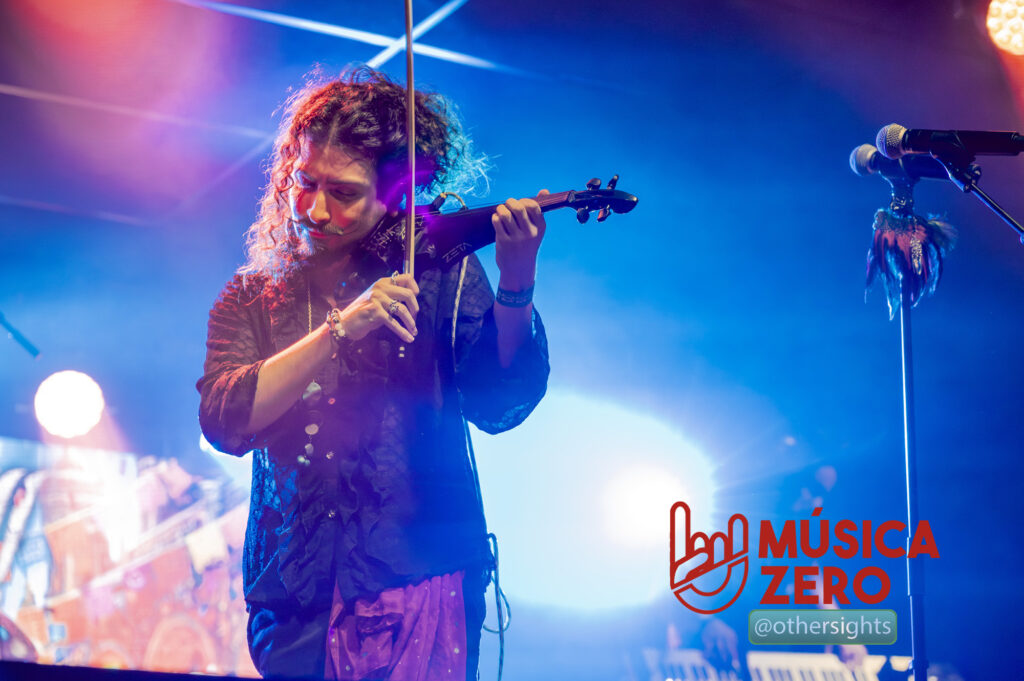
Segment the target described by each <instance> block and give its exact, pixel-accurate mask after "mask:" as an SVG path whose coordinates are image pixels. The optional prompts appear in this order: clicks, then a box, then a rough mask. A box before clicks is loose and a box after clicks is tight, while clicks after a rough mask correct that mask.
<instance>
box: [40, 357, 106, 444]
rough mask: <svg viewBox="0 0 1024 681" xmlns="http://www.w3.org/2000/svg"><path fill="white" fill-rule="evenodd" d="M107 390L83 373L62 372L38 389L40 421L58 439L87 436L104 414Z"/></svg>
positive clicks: (41, 384)
mask: <svg viewBox="0 0 1024 681" xmlns="http://www.w3.org/2000/svg"><path fill="white" fill-rule="evenodd" d="M104 406H105V405H104V402H103V391H102V390H100V387H99V385H97V384H96V381H94V380H92V379H91V378H89V377H88V376H86V375H85V374H83V373H82V372H80V371H58V372H57V373H55V374H52V375H51V376H49V377H48V378H47V379H46V380H45V381H43V382H42V383H40V384H39V389H38V390H36V398H35V410H36V420H37V421H39V425H41V426H42V427H43V428H45V429H46V430H47V432H49V433H51V434H53V435H56V436H57V437H63V438H73V437H78V436H79V435H85V434H86V433H88V432H89V431H90V430H92V429H93V428H94V427H95V426H96V424H97V423H99V422H100V416H102V415H103V408H104Z"/></svg>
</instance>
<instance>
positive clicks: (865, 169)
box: [850, 144, 949, 182]
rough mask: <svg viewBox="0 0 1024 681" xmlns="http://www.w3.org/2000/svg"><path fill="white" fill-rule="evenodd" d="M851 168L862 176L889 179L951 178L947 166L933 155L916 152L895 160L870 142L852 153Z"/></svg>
mask: <svg viewBox="0 0 1024 681" xmlns="http://www.w3.org/2000/svg"><path fill="white" fill-rule="evenodd" d="M850 169H851V170H853V172H854V174H856V175H860V176H861V177H867V176H868V175H875V174H878V175H881V176H882V177H884V178H885V179H887V180H891V179H910V180H912V181H914V182H916V181H917V180H920V179H929V180H948V179H949V174H948V173H947V172H946V168H945V167H944V166H943V165H942V164H941V163H939V162H938V161H936V160H935V159H934V158H932V157H931V156H922V155H920V154H915V155H910V156H904V157H903V158H901V159H899V160H896V161H894V160H892V159H890V158H886V157H885V156H883V155H882V153H881V152H880V151H878V149H876V148H875V147H874V146H873V145H870V144H862V145H860V146H859V147H857V148H856V149H854V150H853V151H852V152H851V153H850Z"/></svg>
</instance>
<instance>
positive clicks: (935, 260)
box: [864, 177, 957, 319]
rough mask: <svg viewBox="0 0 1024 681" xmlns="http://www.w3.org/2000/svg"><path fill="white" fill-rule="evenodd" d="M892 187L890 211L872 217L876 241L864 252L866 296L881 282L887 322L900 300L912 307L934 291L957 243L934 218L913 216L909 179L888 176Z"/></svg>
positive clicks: (952, 231) (951, 230)
mask: <svg viewBox="0 0 1024 681" xmlns="http://www.w3.org/2000/svg"><path fill="white" fill-rule="evenodd" d="M886 179H887V180H888V181H889V183H890V184H891V185H892V201H891V202H890V203H889V207H888V208H881V209H879V210H878V212H876V213H875V223H874V226H873V227H874V236H873V237H872V241H871V248H870V249H868V262H867V281H866V282H865V285H864V296H865V298H867V294H868V291H869V290H870V289H871V286H872V285H873V284H874V283H875V280H877V279H881V280H882V287H883V288H884V289H885V297H886V302H888V304H889V319H893V318H894V317H895V315H896V312H897V310H899V308H900V304H901V298H905V299H906V300H908V301H909V302H910V305H911V307H914V306H916V305H917V303H918V302H919V301H920V300H921V299H922V298H923V297H925V296H927V295H931V294H932V293H934V292H935V288H936V287H937V286H938V285H939V279H940V278H941V277H942V259H943V257H945V255H946V254H947V253H949V251H951V250H952V249H953V246H954V244H955V243H956V236H957V233H956V229H955V228H954V227H953V226H952V225H951V224H949V223H948V222H946V221H945V220H942V219H940V218H939V217H937V216H929V218H928V219H925V218H923V217H921V216H920V215H917V214H915V213H914V197H913V186H914V182H915V180H913V179H912V178H890V177H886Z"/></svg>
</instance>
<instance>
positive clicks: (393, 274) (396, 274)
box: [391, 270, 398, 286]
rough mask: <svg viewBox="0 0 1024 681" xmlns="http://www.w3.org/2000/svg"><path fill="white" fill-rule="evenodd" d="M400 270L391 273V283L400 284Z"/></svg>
mask: <svg viewBox="0 0 1024 681" xmlns="http://www.w3.org/2000/svg"><path fill="white" fill-rule="evenodd" d="M397 277H398V270H395V271H394V272H392V273H391V285H392V286H398V278H397Z"/></svg>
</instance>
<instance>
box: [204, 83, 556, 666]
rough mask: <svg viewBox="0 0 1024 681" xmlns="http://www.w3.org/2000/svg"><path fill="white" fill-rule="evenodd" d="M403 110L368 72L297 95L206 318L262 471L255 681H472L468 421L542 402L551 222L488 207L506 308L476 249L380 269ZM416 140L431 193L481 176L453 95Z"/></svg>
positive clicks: (481, 548) (397, 180) (475, 528)
mask: <svg viewBox="0 0 1024 681" xmlns="http://www.w3.org/2000/svg"><path fill="white" fill-rule="evenodd" d="M405 96H406V92H405V90H404V88H402V87H401V86H399V85H397V84H396V83H394V82H392V81H391V80H390V79H389V78H388V77H387V76H385V75H384V74H382V73H379V72H376V71H373V70H371V69H367V68H363V69H359V70H356V71H351V72H348V73H347V74H345V75H343V76H342V77H340V78H338V79H336V80H332V81H330V82H326V83H320V84H315V85H310V86H307V87H306V88H305V89H303V90H302V91H300V92H299V93H297V94H296V95H295V96H294V97H293V98H292V99H291V100H290V101H289V104H288V107H287V115H286V116H285V118H284V120H283V122H282V125H281V128H280V131H279V135H278V137H277V140H276V143H275V146H274V150H273V155H272V158H271V162H270V170H269V181H268V184H267V186H266V190H265V192H264V194H263V198H262V201H261V204H260V209H259V215H258V217H257V219H256V221H255V222H254V223H253V224H252V226H251V227H250V228H249V231H248V234H247V243H248V258H247V261H246V262H245V264H244V265H243V266H242V267H241V268H240V269H239V270H238V272H237V274H236V275H235V276H234V278H233V279H232V280H231V281H230V282H229V283H228V284H227V286H226V287H225V288H224V290H223V291H222V292H221V293H220V296H219V297H218V298H217V300H216V302H215V304H214V306H213V309H212V310H211V311H210V319H209V333H208V338H207V354H206V362H205V365H204V372H203V376H202V378H201V379H199V381H198V383H197V388H198V390H199V393H200V413H199V416H200V422H201V425H202V429H203V432H204V434H205V435H206V438H207V439H208V440H209V441H210V442H211V443H213V444H214V446H215V447H216V448H217V449H219V450H221V451H223V452H227V453H230V454H234V455H238V456H241V455H243V454H245V453H247V452H250V451H251V452H252V456H253V461H252V471H253V475H252V496H251V504H250V510H249V520H248V526H247V530H246V537H245V551H244V561H243V562H244V565H243V571H244V590H245V600H246V604H247V608H248V611H249V620H248V640H249V649H250V653H251V655H252V658H253V661H254V663H255V665H256V668H257V669H258V670H259V671H260V673H261V674H263V675H275V676H283V677H323V678H330V679H381V678H388V679H460V678H466V679H475V678H476V670H477V659H478V655H479V641H480V630H481V626H482V624H483V619H484V613H485V607H484V601H483V595H484V590H485V588H486V585H487V583H488V579H489V576H488V570H489V569H490V568H491V567H492V557H491V552H490V549H489V545H488V541H487V538H486V529H485V523H484V518H483V512H482V504H481V502H480V500H479V497H478V490H477V484H476V475H475V468H474V467H473V466H472V465H471V459H470V457H469V456H468V451H467V437H468V430H467V429H466V427H465V421H466V420H468V421H469V422H472V423H473V424H475V425H476V426H477V427H478V428H480V429H481V430H484V431H486V432H488V433H498V432H502V431H505V430H508V429H510V428H513V427H515V426H516V425H518V424H519V423H521V422H522V421H523V420H524V419H525V418H526V417H527V415H529V413H530V412H531V411H532V410H533V408H534V407H535V406H536V405H537V403H538V402H539V401H540V399H541V397H542V396H543V395H544V392H545V389H546V384H547V376H548V354H547V342H546V339H545V335H544V328H543V326H542V324H541V320H540V317H539V316H538V315H537V312H536V310H535V309H534V308H533V304H532V294H533V289H534V278H535V274H536V259H537V251H538V249H539V247H540V244H541V241H542V240H543V238H544V231H545V222H544V216H543V214H542V213H541V210H540V208H539V206H538V204H537V201H535V200H534V199H529V198H527V199H518V200H517V199H509V200H508V201H506V202H505V203H504V204H503V205H501V206H499V207H497V209H496V210H495V211H494V214H493V215H492V216H491V223H492V225H493V226H494V230H495V244H496V245H495V257H496V260H497V266H498V270H499V271H500V279H499V281H498V288H497V292H496V293H495V292H492V289H491V286H490V284H489V283H488V280H487V277H486V275H485V273H484V270H483V268H482V267H481V264H480V262H479V260H478V259H477V258H476V256H474V255H469V256H467V257H466V258H465V259H463V260H462V261H460V262H457V263H455V264H454V265H453V266H451V267H441V266H435V267H432V268H418V270H417V271H416V273H415V278H414V277H413V276H411V275H408V274H400V273H398V272H397V271H395V269H394V268H393V265H391V264H387V263H384V262H382V261H381V260H379V259H375V258H374V257H372V255H368V254H367V252H366V249H365V248H364V243H365V242H364V240H365V239H366V236H367V234H370V233H371V232H374V233H380V230H381V228H382V227H383V228H384V229H385V231H387V230H388V229H394V230H401V229H402V221H401V219H399V218H398V217H397V213H398V212H399V208H400V205H401V199H402V187H403V183H404V185H408V178H407V177H404V176H403V170H404V162H405V161H404V159H405V155H406V153H407V136H406V130H405V111H406V105H405ZM415 140H416V144H415V148H416V152H417V167H418V168H420V169H423V168H425V169H427V171H428V172H426V173H424V175H423V176H422V177H420V176H419V173H417V175H418V177H417V179H418V185H419V187H420V189H421V190H425V191H427V192H436V191H438V190H441V189H444V188H445V187H447V186H451V185H453V184H455V183H457V182H458V180H459V177H460V174H463V173H465V172H466V171H467V170H468V169H472V168H473V167H478V165H479V164H478V163H476V159H475V158H474V157H473V153H472V149H471V147H470V145H469V141H468V140H467V138H466V137H465V135H464V134H463V132H462V128H461V127H460V124H459V122H458V121H457V119H456V118H455V116H454V115H453V113H452V111H451V108H450V107H449V106H448V105H447V103H446V101H445V100H444V99H443V98H442V97H440V96H439V95H436V94H430V93H422V92H417V93H416V129H415ZM544 194H546V192H542V193H541V194H539V195H538V196H542V195H544ZM407 203H408V202H407Z"/></svg>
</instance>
